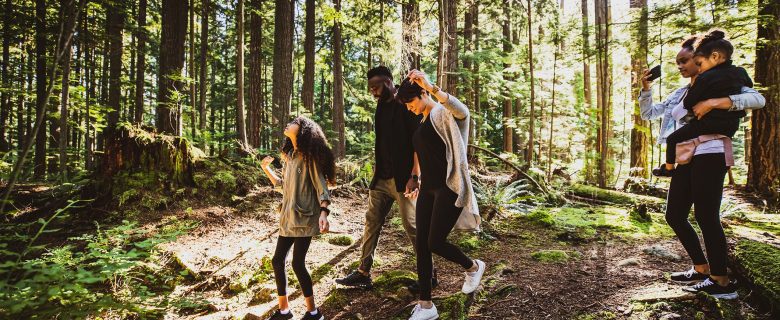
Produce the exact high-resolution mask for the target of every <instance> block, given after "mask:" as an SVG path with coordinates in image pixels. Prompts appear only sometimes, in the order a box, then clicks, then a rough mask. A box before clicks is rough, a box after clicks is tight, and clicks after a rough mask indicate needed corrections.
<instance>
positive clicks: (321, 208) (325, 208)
mask: <svg viewBox="0 0 780 320" xmlns="http://www.w3.org/2000/svg"><path fill="white" fill-rule="evenodd" d="M322 211H325V214H327V215H330V209H328V207H320V212H322Z"/></svg>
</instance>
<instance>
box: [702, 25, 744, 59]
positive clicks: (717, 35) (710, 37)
mask: <svg viewBox="0 0 780 320" xmlns="http://www.w3.org/2000/svg"><path fill="white" fill-rule="evenodd" d="M694 48H695V49H694V50H693V55H695V56H704V57H709V56H710V55H711V54H712V53H713V52H715V51H717V52H720V53H721V54H723V55H724V56H726V60H729V59H731V54H733V53H734V46H733V45H731V42H729V41H728V40H726V33H725V32H723V31H722V30H717V29H715V30H711V31H710V32H709V33H707V34H706V35H704V36H703V37H700V38H699V39H698V40H696V44H695V45H694Z"/></svg>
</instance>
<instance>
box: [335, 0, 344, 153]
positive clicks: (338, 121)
mask: <svg viewBox="0 0 780 320" xmlns="http://www.w3.org/2000/svg"><path fill="white" fill-rule="evenodd" d="M333 4H334V6H335V9H336V12H337V13H338V14H337V15H336V20H335V21H334V22H333V128H334V129H335V130H336V133H337V136H336V139H337V140H336V143H335V146H336V147H335V150H334V153H335V156H336V157H337V158H342V157H344V155H345V154H346V143H345V140H346V138H345V136H344V131H345V130H344V71H343V70H342V66H341V47H342V43H341V16H340V14H341V0H334V2H333Z"/></svg>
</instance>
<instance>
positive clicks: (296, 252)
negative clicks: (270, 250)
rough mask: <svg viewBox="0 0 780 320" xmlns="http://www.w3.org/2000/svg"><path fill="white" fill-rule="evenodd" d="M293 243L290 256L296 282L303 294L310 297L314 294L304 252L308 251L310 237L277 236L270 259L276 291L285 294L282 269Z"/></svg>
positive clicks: (285, 286)
mask: <svg viewBox="0 0 780 320" xmlns="http://www.w3.org/2000/svg"><path fill="white" fill-rule="evenodd" d="M293 244H295V248H294V249H293V258H292V268H293V271H294V272H295V276H296V277H297V278H298V283H300V284H301V290H302V291H303V296H304V297H311V296H312V295H314V289H313V288H312V283H311V276H310V275H309V271H307V270H306V252H307V251H309V245H310V244H311V237H294V238H293V237H283V236H279V239H278V240H276V252H274V257H273V259H272V260H271V264H272V265H273V267H274V278H276V292H277V293H278V294H279V296H280V297H281V296H286V295H287V273H286V272H285V271H284V262H285V260H287V254H288V253H289V252H290V247H292V246H293Z"/></svg>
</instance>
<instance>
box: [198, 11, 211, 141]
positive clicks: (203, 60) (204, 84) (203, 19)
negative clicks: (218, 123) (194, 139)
mask: <svg viewBox="0 0 780 320" xmlns="http://www.w3.org/2000/svg"><path fill="white" fill-rule="evenodd" d="M209 6H211V2H210V0H202V2H201V14H200V57H199V58H200V63H199V65H200V77H198V78H199V80H200V82H199V84H200V90H199V93H200V99H199V101H198V102H199V103H200V105H199V107H198V111H199V113H200V117H199V118H198V120H199V122H198V129H199V130H200V134H201V136H200V140H201V141H200V147H201V149H203V150H205V148H206V135H205V134H206V92H207V91H208V87H209V82H208V81H207V80H206V76H207V75H206V73H207V72H208V68H209V65H208V63H209V59H208V54H209V15H210V14H211V13H210V11H209Z"/></svg>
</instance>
